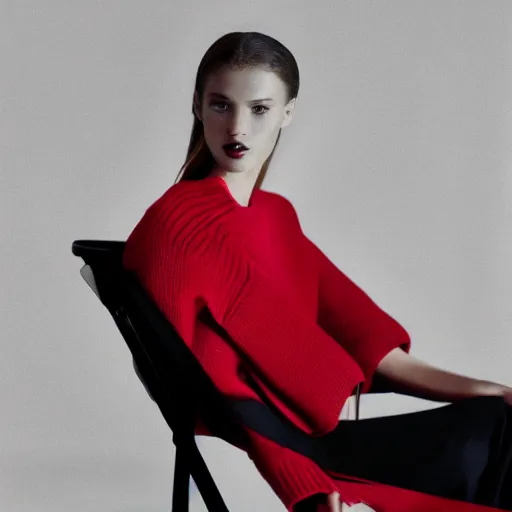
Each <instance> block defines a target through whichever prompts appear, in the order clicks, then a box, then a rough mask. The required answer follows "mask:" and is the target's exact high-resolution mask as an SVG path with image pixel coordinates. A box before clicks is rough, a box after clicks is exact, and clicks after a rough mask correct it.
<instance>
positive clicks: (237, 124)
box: [227, 109, 247, 137]
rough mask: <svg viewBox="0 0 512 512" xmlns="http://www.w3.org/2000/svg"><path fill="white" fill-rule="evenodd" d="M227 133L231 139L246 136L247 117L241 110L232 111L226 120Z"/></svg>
mask: <svg viewBox="0 0 512 512" xmlns="http://www.w3.org/2000/svg"><path fill="white" fill-rule="evenodd" d="M227 128H228V132H229V135H230V136H231V137H236V136H238V135H246V133H247V116H246V115H245V114H244V112H242V111H241V110H238V111H237V110H236V109H233V111H232V114H231V116H230V118H229V120H228V126H227Z"/></svg>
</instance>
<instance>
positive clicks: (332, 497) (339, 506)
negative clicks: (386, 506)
mask: <svg viewBox="0 0 512 512" xmlns="http://www.w3.org/2000/svg"><path fill="white" fill-rule="evenodd" d="M318 512H375V510H373V508H370V507H369V506H368V505H366V504H364V503H356V504H355V505H352V506H349V505H347V504H346V503H344V502H341V500H340V495H339V493H338V492H333V493H332V494H329V497H328V499H327V505H320V506H319V508H318Z"/></svg>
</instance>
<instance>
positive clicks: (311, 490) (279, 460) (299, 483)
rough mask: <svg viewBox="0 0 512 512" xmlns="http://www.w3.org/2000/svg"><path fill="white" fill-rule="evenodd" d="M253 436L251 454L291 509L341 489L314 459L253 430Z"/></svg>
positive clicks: (291, 510)
mask: <svg viewBox="0 0 512 512" xmlns="http://www.w3.org/2000/svg"><path fill="white" fill-rule="evenodd" d="M249 436H250V439H251V442H250V447H249V449H248V450H247V453H248V455H249V458H250V459H251V460H252V461H253V463H254V465H255V466H256V468H257V469H258V471H259V473H260V474H261V476H262V477H263V478H264V479H265V480H266V481H267V483H268V484H269V485H270V487H271V488H272V490H273V491H274V492H275V493H276V495H277V497H278V498H279V499H280V500H281V501H282V503H283V504H284V506H285V507H286V510H288V511H289V512H293V511H294V510H295V508H294V507H295V505H297V504H298V503H300V502H301V501H302V500H305V499H306V498H309V497H311V496H314V495H316V494H322V495H325V496H327V495H329V494H331V493H332V492H334V491H337V490H338V488H337V485H336V483H335V482H334V481H333V479H332V478H331V477H329V476H328V475H327V474H326V473H325V472H324V471H323V470H322V469H321V468H320V467H319V466H318V465H317V464H315V463H314V462H313V461H312V460H311V459H308V458H307V457H305V456H304V455H301V454H299V453H297V452H294V451H292V450H290V449H288V448H284V447H282V446H280V445H279V444H277V443H275V442H273V441H271V440H270V439H267V438H265V437H263V436H261V435H259V434H257V433H256V432H254V431H252V430H249Z"/></svg>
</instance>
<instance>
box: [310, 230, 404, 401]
mask: <svg viewBox="0 0 512 512" xmlns="http://www.w3.org/2000/svg"><path fill="white" fill-rule="evenodd" d="M306 238H307V237H306ZM307 240H308V243H309V245H310V247H311V250H312V251H313V254H314V255H315V259H316V261H317V264H318V280H319V281H318V323H319V325H320V326H321V327H322V328H323V329H324V330H325V331H326V332H327V333H329V334H330V336H332V337H333V338H335V339H336V340H337V341H338V342H339V343H340V344H341V345H342V346H343V347H344V348H345V349H346V350H347V351H348V352H349V353H350V354H351V356H352V357H353V358H354V359H355V360H356V361H357V363H358V364H359V366H360V367H361V369H362V370H363V372H364V375H365V379H366V382H365V385H364V387H363V392H366V391H368V389H369V388H370V386H371V382H372V379H373V375H374V372H375V370H376V368H377V366H378V365H379V363H380V361H381V360H382V358H383V357H384V356H385V355H387V354H389V353H390V352H391V351H392V350H393V349H395V348H397V347H400V348H399V350H400V351H401V352H404V353H408V352H409V350H410V347H411V340H410V337H409V334H408V332H407V331H406V330H405V329H404V328H403V327H402V326H401V325H400V324H399V323H398V322H397V321H396V320H395V319H394V318H393V317H392V316H391V315H389V314H388V313H386V312H385V311H384V310H383V309H381V308H380V307H379V306H378V305H377V304H376V303H375V302H374V301H373V300H372V299H371V298H370V296H369V295H368V294H367V293H366V292H364V291H363V290H362V289H361V288H360V287H359V286H358V285H357V284H355V283H354V282H353V281H352V280H351V279H350V278H349V277H348V276H347V275H346V274H344V273H343V272H342V271H341V270H340V269H338V268H337V267H336V266H335V265H334V263H333V262H332V261H331V260H330V259H329V258H328V257H327V256H326V255H325V254H324V253H323V252H322V251H321V250H320V249H319V248H318V247H317V246H316V245H315V244H314V243H313V242H312V241H311V240H309V239H308V238H307Z"/></svg>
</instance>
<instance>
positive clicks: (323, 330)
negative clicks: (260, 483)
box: [123, 176, 496, 512]
mask: <svg viewBox="0 0 512 512" xmlns="http://www.w3.org/2000/svg"><path fill="white" fill-rule="evenodd" d="M123 263H124V266H125V268H127V269H128V270H132V271H134V272H135V273H136V274H137V276H138V278H139V280H140V281H141V283H142V285H143V286H144V287H145V289H146V290H147V291H148V293H149V295H150V296H151V297H152V299H153V300H154V301H155V303H156V304H157V306H158V307H159V308H160V309H161V311H162V312H163V313H164V315H165V316H166V317H167V318H168V320H169V321H170V322H171V323H172V324H173V326H174V328H175V329H176V330H177V332H178V333H179V335H180V336H181V337H182V338H183V340H184V341H185V342H186V343H187V344H188V346H189V347H190V349H191V350H192V352H193V353H194V355H195V356H196V357H197V359H198V361H199V362H200V363H201V365H202V366H203V368H204V369H205V371H206V372H207V373H208V375H209V376H210V378H211V379H212V381H213V382H214V384H215V385H216V386H217V388H218V389H219V390H220V391H221V392H222V393H224V394H226V395H229V396H233V397H246V398H253V399H255V400H261V397H260V396H259V394H258V393H257V392H256V391H255V390H254V389H253V388H252V387H251V386H250V385H249V384H248V382H247V380H248V379H247V377H248V376H250V378H251V380H252V381H254V382H256V383H257V384H258V388H259V393H264V395H265V398H266V399H268V400H270V401H271V402H272V403H273V404H274V405H275V406H276V407H278V408H279V410H280V411H281V412H282V413H283V414H284V415H285V416H286V417H288V418H289V419H290V420H291V421H292V422H293V423H294V424H295V425H296V426H297V427H299V428H301V429H302V430H304V431H305V432H307V433H309V434H311V435H321V434H324V433H327V432H330V431H331V430H333V429H334V427H335V426H336V425H337V423H338V420H339V415H340V412H341V410H342V408H343V405H344V404H345V402H346V400H347V398H349V397H350V396H351V395H352V393H353V391H354V389H355V387H356V386H357V385H358V384H359V383H363V388H362V390H363V392H365V391H367V390H368V389H369V387H370V385H371V381H372V376H373V374H374V372H375V369H376V367H377V365H378V364H379V362H380V360H381V359H382V358H383V357H384V356H385V355H386V354H387V353H389V352H390V351H391V350H392V349H393V348H395V347H399V346H400V347H402V348H403V349H404V350H406V351H409V349H410V342H411V340H410V337H409V335H408V333H407V331H406V330H405V329H404V328H403V327H402V326H401V325H400V324H399V323H398V322H397V321H396V320H395V319H394V318H393V317H392V316H391V315H389V314H388V313H386V312H385V311H384V310H383V309H382V308H380V307H379V306H378V305H377V304H376V303H375V302H374V301H373V300H372V299H371V298H370V296H369V295H368V294H367V293H365V292H364V291H363V290H362V289H361V288H360V287H359V286H357V285H356V284H355V283H354V282H353V281H352V280H351V279H350V278H349V277H348V276H347V275H346V274H345V273H343V272H342V271H341V270H340V269H338V268H337V267H336V266H335V265H334V263H333V262H332V261H331V260H330V259H329V258H328V257H327V256H326V255H325V254H324V253H323V252H322V251H321V250H320V249H319V248H318V247H317V246H316V245H315V244H314V243H313V242H312V241H311V240H310V239H309V238H308V237H307V236H306V235H305V234H304V232H303V231H302V229H301V226H300V222H299V219H298V216H297V213H296V211H295V209H294V207H293V205H292V204H291V202H290V201H289V200H288V199H287V198H285V197H284V196H282V195H280V194H277V193H273V192H268V191H264V190H261V189H255V190H254V191H253V193H252V196H251V199H250V203H249V206H242V205H240V204H239V203H238V202H237V201H236V200H235V199H234V197H233V196H232V194H231V192H230V190H229V188H228V186H227V184H226V182H225V181H224V179H223V178H221V177H218V176H209V177H207V178H205V179H202V180H195V181H180V182H178V183H176V184H174V185H172V186H171V187H170V188H169V189H167V190H166V191H165V192H164V193H163V195H162V196H160V197H159V198H158V199H157V200H156V201H155V202H154V203H153V204H151V205H150V207H149V208H148V209H147V210H146V211H145V213H144V215H143V216H142V218H141V220H140V221H139V222H138V223H137V225H136V226H135V228H134V229H133V231H132V233H131V234H130V236H129V237H128V239H127V242H126V246H125V251H124V256H123ZM205 311H207V312H208V314H207V315H205ZM206 318H208V319H210V320H208V321H207V320H205V319H206ZM212 320H213V323H212ZM217 327H220V329H219V328H217ZM247 430H248V433H249V436H250V444H249V446H248V447H247V448H246V449H247V453H248V455H249V457H250V458H251V459H252V461H253V462H254V463H255V465H256V467H257V469H258V470H259V472H260V473H261V474H262V476H263V477H264V478H265V479H266V480H267V482H268V483H269V484H270V486H271V487H272V489H273V490H274V492H275V493H276V494H277V496H278V497H279V498H280V499H281V501H282V502H283V504H284V505H285V506H286V508H287V510H289V511H293V507H294V505H295V504H296V503H298V502H299V501H301V500H303V499H304V498H307V497H309V496H311V495H314V494H317V493H324V494H330V493H331V492H333V491H335V490H338V491H339V492H340V494H341V498H342V499H343V500H344V501H346V502H348V503H356V502H361V501H362V502H366V503H368V504H369V505H370V506H372V507H373V508H375V510H378V511H384V512H387V511H388V510H389V512H409V511H410V512H412V511H415V512H416V511H423V510H424V511H428V512H431V511H433V510H436V511H439V510H447V511H448V510H450V511H457V510H459V508H457V505H458V506H459V507H461V508H460V510H464V511H467V512H469V511H472V510H475V511H476V510H479V511H484V510H486V507H477V506H476V505H469V504H466V503H462V502H455V501H453V500H445V499H442V498H438V497H435V496H429V495H426V494H422V493H418V492H414V491H410V490H405V489H399V488H396V487H392V486H385V485H382V484H376V483H373V482H369V483H361V482H357V481H353V482H348V481H341V480H340V479H339V475H335V474H332V473H327V472H325V471H324V470H322V469H321V468H320V467H318V466H317V465H316V464H315V463H314V462H313V461H311V460H310V459H308V458H306V457H304V456H302V455H301V454H298V453H296V452H293V451H291V450H289V449H287V448H283V447H281V446H279V445H278V444H276V443H275V442H273V441H270V440H268V439H266V438H264V437H262V436H261V435H259V434H257V433H256V432H253V431H252V430H250V429H247ZM198 433H204V432H198ZM376 435H378V433H376ZM337 477H338V478H337ZM356 480H357V479H356ZM443 507H444V508H443ZM488 510H494V511H495V510H496V509H490V508H489V509H488Z"/></svg>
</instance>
